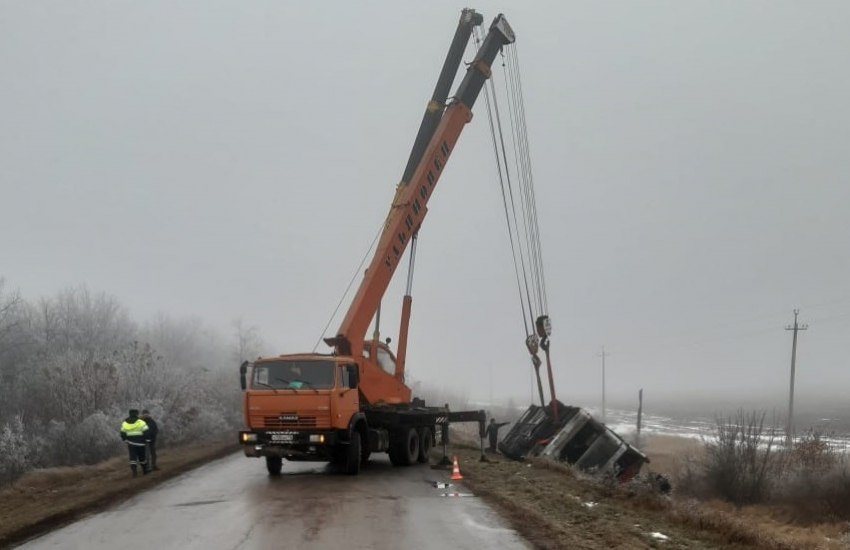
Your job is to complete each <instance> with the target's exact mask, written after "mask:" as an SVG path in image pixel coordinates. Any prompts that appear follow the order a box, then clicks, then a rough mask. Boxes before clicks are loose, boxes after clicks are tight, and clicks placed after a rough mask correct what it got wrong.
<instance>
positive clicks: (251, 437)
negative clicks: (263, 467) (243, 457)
mask: <svg viewBox="0 0 850 550" xmlns="http://www.w3.org/2000/svg"><path fill="white" fill-rule="evenodd" d="M256 440H257V434H252V433H247V432H243V433H242V443H249V442H251V441H256Z"/></svg>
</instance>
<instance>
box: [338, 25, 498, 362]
mask: <svg viewBox="0 0 850 550" xmlns="http://www.w3.org/2000/svg"><path fill="white" fill-rule="evenodd" d="M514 38H515V37H514V33H513V30H512V29H511V27H510V25H508V22H507V20H506V19H505V18H504V16H503V15H502V14H499V15H498V16H497V17H496V18H495V19H494V20H493V23H492V24H491V25H490V29H489V31H488V33H487V36H486V38H485V39H484V42H483V44H482V45H481V48H480V49H479V50H478V53H477V55H476V57H475V59H474V60H473V62H472V63H471V64H470V65H469V67H468V68H467V71H466V75H465V76H464V79H463V81H462V82H461V83H460V86H458V89H457V92H456V93H455V96H454V100H453V101H452V103H451V104H450V105H449V106H448V108H447V109H446V111H445V113H444V114H443V115H442V117H441V118H440V122H439V124H438V125H437V128H436V130H434V133H433V135H432V136H431V139H430V140H429V142H428V146H427V147H426V148H425V151H424V153H423V154H422V156H421V159H420V161H419V162H418V164H417V166H416V168H415V170H414V171H413V174H412V176H411V179H410V182H409V183H406V184H405V183H404V182H402V184H401V185H400V187H399V189H398V191H397V193H396V197H395V200H394V201H393V204H392V209H391V211H390V215H389V217H388V218H387V222H386V225H385V226H384V231H383V233H382V234H381V237H380V240H379V241H378V246H377V249H376V251H375V255H374V257H373V258H372V262H371V263H370V265H369V267H368V269H367V271H366V274H365V276H364V278H363V281H362V282H361V284H360V287H359V288H358V290H357V294H356V295H355V296H354V299H353V300H352V302H351V305H350V307H349V308H348V313H347V314H346V316H345V318H344V319H343V321H342V324H341V325H340V327H339V330H338V331H337V334H336V336H335V337H334V338H327V339H325V342H326V343H327V344H328V345H331V346H334V347H335V348H336V352H337V353H338V354H341V355H353V356H355V357H357V356H360V355H362V353H363V341H364V338H365V336H366V332H367V330H368V327H369V323H370V322H371V321H372V318H373V317H374V315H375V312H376V311H377V309H378V306H379V304H380V302H381V298H382V297H383V295H384V292H386V289H387V287H388V286H389V283H390V281H391V280H392V277H393V274H394V273H395V271H396V268H397V267H398V264H399V260H400V259H401V256H402V254H403V253H404V251H405V249H406V248H407V245H408V243H409V241H410V239H411V237H412V236H413V235H414V234H415V233H416V232H417V231H418V230H419V227H420V226H421V225H422V220H423V219H424V218H425V214H426V213H427V211H428V208H427V204H428V200H429V199H430V198H431V194H432V193H433V191H434V187H435V186H436V184H437V181H438V180H439V178H440V175H441V174H442V172H443V169H444V168H445V165H446V163H447V162H448V159H449V156H450V155H451V153H452V150H453V149H454V146H455V143H456V142H457V140H458V138H459V137H460V134H461V132H462V131H463V127H464V125H466V123H467V122H469V121H470V120H472V106H473V105H474V104H475V100H476V99H477V98H478V94H479V93H480V92H481V89H482V88H483V87H484V83H485V82H486V81H487V79H488V78H489V77H490V66H491V64H492V63H493V60H494V59H495V58H496V55H497V54H498V53H499V50H500V49H501V48H502V46H504V45H505V44H510V43H512V42H513V41H514ZM396 377H397V378H401V377H403V373H401V372H396Z"/></svg>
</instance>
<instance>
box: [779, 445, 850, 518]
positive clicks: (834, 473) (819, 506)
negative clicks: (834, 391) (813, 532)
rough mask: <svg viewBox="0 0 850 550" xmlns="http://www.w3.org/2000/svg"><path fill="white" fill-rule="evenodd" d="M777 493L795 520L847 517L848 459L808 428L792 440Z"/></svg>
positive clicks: (849, 504)
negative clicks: (807, 430)
mask: <svg viewBox="0 0 850 550" xmlns="http://www.w3.org/2000/svg"><path fill="white" fill-rule="evenodd" d="M778 493H779V494H778V495H777V499H776V500H777V502H778V503H780V504H782V505H784V506H785V507H786V508H787V509H789V510H791V511H792V512H793V514H794V516H795V519H797V520H798V521H801V522H806V523H808V522H814V521H823V520H824V519H827V520H829V521H847V520H850V459H848V457H847V455H846V454H844V453H841V452H840V451H838V450H837V449H835V448H833V447H831V446H830V444H829V442H828V441H827V439H825V438H824V437H823V436H822V435H821V434H820V433H819V432H816V431H814V430H811V431H809V432H807V433H806V434H805V435H803V437H801V438H800V439H799V440H798V441H797V442H795V444H794V449H793V450H792V451H791V453H790V457H789V460H788V464H787V467H786V471H785V472H784V476H783V478H782V483H781V487H780V490H779V491H778Z"/></svg>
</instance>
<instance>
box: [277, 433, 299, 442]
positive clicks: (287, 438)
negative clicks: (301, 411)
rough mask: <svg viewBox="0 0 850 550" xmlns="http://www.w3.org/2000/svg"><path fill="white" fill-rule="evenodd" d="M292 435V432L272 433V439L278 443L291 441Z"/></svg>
mask: <svg viewBox="0 0 850 550" xmlns="http://www.w3.org/2000/svg"><path fill="white" fill-rule="evenodd" d="M293 438H294V436H293V435H292V434H272V441H277V442H279V443H291V442H292V441H293Z"/></svg>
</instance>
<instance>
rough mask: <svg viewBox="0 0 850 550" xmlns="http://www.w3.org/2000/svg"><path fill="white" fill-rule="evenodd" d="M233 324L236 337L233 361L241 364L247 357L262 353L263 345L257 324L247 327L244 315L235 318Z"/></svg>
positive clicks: (250, 357)
mask: <svg viewBox="0 0 850 550" xmlns="http://www.w3.org/2000/svg"><path fill="white" fill-rule="evenodd" d="M231 326H232V327H233V335H234V337H235V342H234V345H233V352H232V357H233V362H234V363H235V364H239V363H241V362H242V361H244V360H246V359H254V358H255V357H257V356H258V355H260V348H261V347H262V340H261V339H260V329H259V328H257V326H256V325H251V326H250V327H246V326H245V322H244V319H243V318H242V317H237V318H236V319H234V320H233V322H232V323H231Z"/></svg>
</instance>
